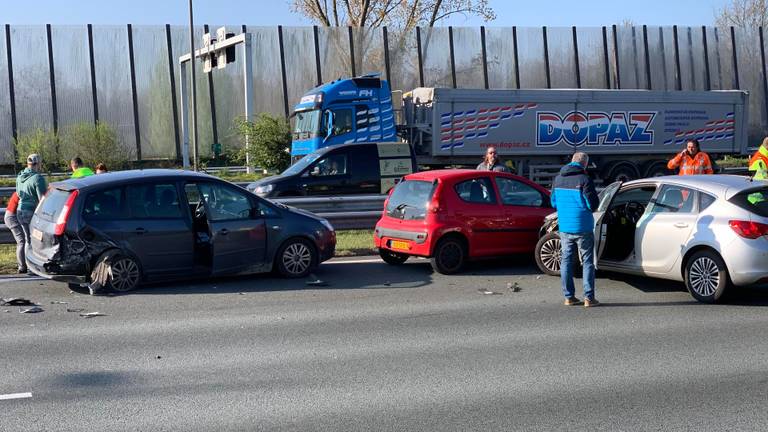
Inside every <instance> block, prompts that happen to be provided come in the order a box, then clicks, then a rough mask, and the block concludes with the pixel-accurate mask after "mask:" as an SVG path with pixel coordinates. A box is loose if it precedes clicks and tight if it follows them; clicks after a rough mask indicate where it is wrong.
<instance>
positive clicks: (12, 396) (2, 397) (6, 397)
mask: <svg viewBox="0 0 768 432" xmlns="http://www.w3.org/2000/svg"><path fill="white" fill-rule="evenodd" d="M31 397H32V393H10V394H4V395H0V400H11V399H25V398H31Z"/></svg>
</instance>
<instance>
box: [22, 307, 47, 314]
mask: <svg viewBox="0 0 768 432" xmlns="http://www.w3.org/2000/svg"><path fill="white" fill-rule="evenodd" d="M42 311H43V308H41V307H40V306H32V307H31V308H27V309H19V312H20V313H38V312H42Z"/></svg>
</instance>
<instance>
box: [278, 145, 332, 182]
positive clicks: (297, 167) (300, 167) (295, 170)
mask: <svg viewBox="0 0 768 432" xmlns="http://www.w3.org/2000/svg"><path fill="white" fill-rule="evenodd" d="M323 154H325V149H323V150H321V151H318V152H315V153H311V154H308V155H306V156H304V157H303V158H301V159H299V160H298V161H297V162H296V163H295V164H293V165H291V166H289V167H288V168H287V169H286V170H285V171H283V172H282V175H285V176H290V175H296V174H299V173H301V172H302V171H304V168H306V167H308V166H310V165H311V164H312V162H314V161H316V160H318V159H319V158H320V156H322V155H323Z"/></svg>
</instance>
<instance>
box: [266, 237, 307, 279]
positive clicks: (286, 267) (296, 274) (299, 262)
mask: <svg viewBox="0 0 768 432" xmlns="http://www.w3.org/2000/svg"><path fill="white" fill-rule="evenodd" d="M316 263H317V251H316V250H315V247H314V246H313V245H312V244H311V243H310V242H309V241H308V240H306V239H303V238H294V239H290V240H288V241H286V242H285V243H283V245H282V246H280V249H279V250H278V251H277V255H276V256H275V266H276V267H277V271H278V272H279V273H280V274H281V275H283V276H285V277H288V278H301V277H304V276H307V275H308V274H309V272H311V271H312V269H313V268H314V267H315V265H316Z"/></svg>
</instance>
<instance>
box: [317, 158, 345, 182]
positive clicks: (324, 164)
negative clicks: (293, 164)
mask: <svg viewBox="0 0 768 432" xmlns="http://www.w3.org/2000/svg"><path fill="white" fill-rule="evenodd" d="M346 173H347V154H346V153H336V154H333V155H330V156H328V157H325V158H323V159H320V160H319V161H318V162H317V163H316V164H315V166H313V167H312V169H311V170H310V171H309V175H310V176H312V177H328V176H335V175H344V174H346Z"/></svg>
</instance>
